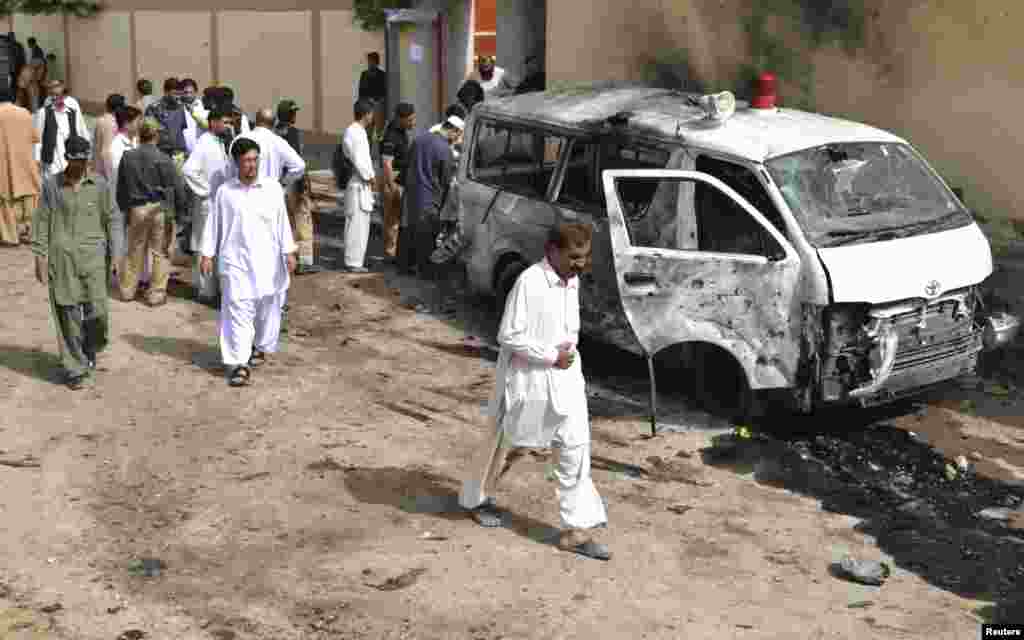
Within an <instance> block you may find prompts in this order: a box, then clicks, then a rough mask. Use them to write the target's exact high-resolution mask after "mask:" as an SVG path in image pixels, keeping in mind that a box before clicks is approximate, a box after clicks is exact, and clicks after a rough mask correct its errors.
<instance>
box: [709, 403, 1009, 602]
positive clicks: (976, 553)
mask: <svg viewBox="0 0 1024 640" xmlns="http://www.w3.org/2000/svg"><path fill="white" fill-rule="evenodd" d="M907 410H908V406H907V405H906V404H902V405H894V406H892V407H889V408H887V409H885V410H883V411H855V410H849V411H838V410H837V411H834V412H830V413H829V414H828V415H818V416H815V418H814V420H813V422H812V420H811V419H805V418H796V417H788V418H777V419H776V421H768V422H766V423H764V424H762V425H760V428H761V429H763V430H764V431H762V434H763V433H769V434H771V435H755V437H753V438H750V439H743V438H738V437H736V436H722V437H719V438H716V442H715V444H714V446H712V447H709V448H706V449H705V450H704V451H703V452H702V455H703V458H704V462H705V463H706V464H709V465H712V466H716V467H724V468H729V469H733V470H735V471H736V472H737V473H741V474H752V475H753V479H754V480H755V481H756V482H758V483H760V484H764V485H768V486H774V487H779V488H784V489H788V490H790V491H794V492H798V493H801V494H804V495H807V496H811V497H814V498H817V499H819V500H820V501H821V507H822V509H824V510H825V511H830V512H834V513H842V514H846V515H850V516H854V517H857V518H860V519H862V521H861V522H860V523H859V524H858V525H857V526H856V527H855V529H856V530H857V531H859V532H861V533H864V534H866V535H869V536H872V537H874V538H875V540H876V543H877V545H878V547H879V548H880V549H881V550H882V551H884V552H885V553H888V554H890V555H891V556H892V557H893V558H894V560H895V562H896V564H897V566H899V567H901V568H903V569H905V570H907V571H911V572H913V573H916V574H918V575H919V576H921V577H922V578H924V579H925V580H927V581H928V582H930V583H931V584H933V585H935V586H937V587H940V588H942V589H946V590H948V591H951V592H954V593H956V594H958V595H961V596H964V597H968V598H979V599H993V600H998V599H1003V598H1008V597H1011V595H1012V594H1015V593H1016V594H1019V593H1020V592H1021V590H1022V589H1024V531H1021V530H1018V529H1015V528H1014V524H1013V523H1014V522H1015V520H1014V518H1015V516H1013V515H1012V514H1013V513H1014V512H1017V513H1020V510H1021V509H1022V507H1021V505H1022V502H1024V483H1016V484H1014V483H1006V482H1000V481H997V480H993V479H990V478H987V477H984V476H979V475H976V474H975V473H974V472H973V471H972V470H971V469H967V470H963V469H960V468H958V467H957V465H956V463H955V462H951V461H947V460H945V459H944V458H943V457H942V456H941V454H939V453H938V452H937V451H936V450H935V449H934V448H932V447H931V446H930V445H928V444H927V443H925V442H923V441H921V440H920V439H918V438H915V437H914V436H913V435H911V434H910V433H909V432H907V431H905V430H901V429H897V428H895V427H893V426H892V425H890V424H886V423H885V420H886V419H887V417H888V418H891V417H892V416H893V415H894V414H896V413H899V412H901V411H902V412H906V411H907ZM783 424H784V425H785V428H782V425H783ZM822 424H828V425H831V430H830V431H829V432H828V433H822V432H821V431H820V425H822ZM815 427H816V428H817V431H815ZM983 511H984V514H982V512H983ZM1016 522H1020V521H1019V520H1016Z"/></svg>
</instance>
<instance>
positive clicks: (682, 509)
mask: <svg viewBox="0 0 1024 640" xmlns="http://www.w3.org/2000/svg"><path fill="white" fill-rule="evenodd" d="M692 509H693V507H692V506H690V505H688V504H673V505H671V506H669V507H668V510H669V511H671V512H672V513H678V514H679V515H683V514H684V513H686V512H687V511H690V510H692Z"/></svg>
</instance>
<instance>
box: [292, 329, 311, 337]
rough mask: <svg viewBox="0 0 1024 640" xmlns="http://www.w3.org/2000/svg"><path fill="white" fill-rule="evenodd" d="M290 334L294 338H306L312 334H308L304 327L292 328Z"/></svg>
mask: <svg viewBox="0 0 1024 640" xmlns="http://www.w3.org/2000/svg"><path fill="white" fill-rule="evenodd" d="M292 335H293V336H295V337H296V338H308V337H309V336H310V335H312V334H310V333H309V331H307V330H306V329H293V330H292Z"/></svg>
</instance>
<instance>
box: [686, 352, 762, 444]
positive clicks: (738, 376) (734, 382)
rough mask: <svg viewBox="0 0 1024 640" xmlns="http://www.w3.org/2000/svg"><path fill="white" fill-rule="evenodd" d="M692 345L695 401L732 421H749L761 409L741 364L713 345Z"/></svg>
mask: <svg viewBox="0 0 1024 640" xmlns="http://www.w3.org/2000/svg"><path fill="white" fill-rule="evenodd" d="M694 346H695V349H694V362H693V387H694V389H693V392H694V399H695V400H696V402H697V405H698V406H699V407H700V408H701V409H703V410H705V411H707V412H709V413H711V414H714V415H717V416H719V417H721V418H726V419H728V420H730V421H731V422H733V423H734V424H741V425H747V424H750V423H751V422H752V421H753V419H754V418H755V417H757V415H758V414H759V413H761V411H760V407H759V406H758V402H757V400H758V399H757V397H756V396H755V394H754V391H753V390H752V389H751V388H750V384H749V383H748V382H747V376H746V374H745V373H744V371H743V369H742V367H740V365H739V363H738V362H736V360H735V359H733V358H732V356H730V355H729V354H727V353H726V352H725V351H723V350H721V349H719V348H717V347H714V346H711V345H704V344H700V345H694Z"/></svg>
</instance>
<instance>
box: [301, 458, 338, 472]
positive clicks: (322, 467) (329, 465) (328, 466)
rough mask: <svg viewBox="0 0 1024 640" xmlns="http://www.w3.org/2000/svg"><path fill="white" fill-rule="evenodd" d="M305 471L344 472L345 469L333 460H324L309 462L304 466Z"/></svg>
mask: <svg viewBox="0 0 1024 640" xmlns="http://www.w3.org/2000/svg"><path fill="white" fill-rule="evenodd" d="M306 469H308V470H309V471H344V470H345V467H343V466H341V465H340V464H338V463H337V461H335V460H334V458H324V459H323V460H318V461H316V462H310V463H309V464H307V465H306Z"/></svg>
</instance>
